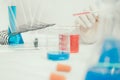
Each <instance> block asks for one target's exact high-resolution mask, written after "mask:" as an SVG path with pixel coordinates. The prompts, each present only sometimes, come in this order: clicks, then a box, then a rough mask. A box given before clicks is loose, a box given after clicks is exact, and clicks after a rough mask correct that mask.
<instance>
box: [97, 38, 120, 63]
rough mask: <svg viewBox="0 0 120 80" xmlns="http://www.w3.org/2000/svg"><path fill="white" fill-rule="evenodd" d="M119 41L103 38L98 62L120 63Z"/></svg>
mask: <svg viewBox="0 0 120 80" xmlns="http://www.w3.org/2000/svg"><path fill="white" fill-rule="evenodd" d="M119 45H120V44H119V41H117V40H114V39H107V40H105V42H104V44H103V48H102V54H101V56H100V59H99V62H100V63H105V62H108V63H120V47H119Z"/></svg>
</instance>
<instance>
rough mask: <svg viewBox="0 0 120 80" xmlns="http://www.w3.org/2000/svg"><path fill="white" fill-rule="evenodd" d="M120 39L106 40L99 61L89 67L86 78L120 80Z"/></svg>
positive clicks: (92, 79)
mask: <svg viewBox="0 0 120 80" xmlns="http://www.w3.org/2000/svg"><path fill="white" fill-rule="evenodd" d="M119 45H120V41H119V40H116V39H113V38H108V39H106V40H105V41H104V44H103V48H102V53H101V56H100V58H99V61H98V63H97V64H96V65H95V66H93V67H91V68H89V69H88V72H87V74H86V78H85V80H120V46H119Z"/></svg>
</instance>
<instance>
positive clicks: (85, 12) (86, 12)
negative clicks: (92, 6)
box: [73, 11, 97, 16]
mask: <svg viewBox="0 0 120 80" xmlns="http://www.w3.org/2000/svg"><path fill="white" fill-rule="evenodd" d="M94 13H97V11H84V12H80V13H75V14H73V16H80V15H85V14H94Z"/></svg>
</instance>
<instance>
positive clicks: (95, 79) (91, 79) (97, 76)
mask: <svg viewBox="0 0 120 80" xmlns="http://www.w3.org/2000/svg"><path fill="white" fill-rule="evenodd" d="M113 69H114V70H113ZM85 80H120V68H114V67H92V68H90V69H89V70H88V72H87V74H86V78H85Z"/></svg>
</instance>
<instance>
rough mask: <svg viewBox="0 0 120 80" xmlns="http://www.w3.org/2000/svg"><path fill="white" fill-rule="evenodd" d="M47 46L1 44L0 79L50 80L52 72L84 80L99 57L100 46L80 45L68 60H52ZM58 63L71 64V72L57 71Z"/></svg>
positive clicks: (71, 79)
mask: <svg viewBox="0 0 120 80" xmlns="http://www.w3.org/2000/svg"><path fill="white" fill-rule="evenodd" d="M46 53H47V51H46V48H45V47H39V49H35V48H33V47H28V46H18V47H13V46H0V80H49V76H50V74H51V73H52V72H55V73H58V74H62V75H65V76H66V78H67V80H84V78H85V74H86V72H87V69H88V67H90V66H92V65H93V64H95V63H96V62H97V60H98V57H99V47H98V46H96V44H94V45H80V51H79V53H76V54H70V59H69V60H67V61H50V60H48V59H47V57H46V56H47V54H46ZM57 63H63V64H67V65H70V66H71V68H72V70H71V72H70V73H65V72H57V71H56V65H57Z"/></svg>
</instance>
